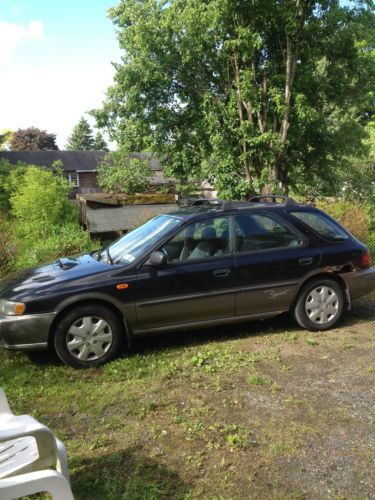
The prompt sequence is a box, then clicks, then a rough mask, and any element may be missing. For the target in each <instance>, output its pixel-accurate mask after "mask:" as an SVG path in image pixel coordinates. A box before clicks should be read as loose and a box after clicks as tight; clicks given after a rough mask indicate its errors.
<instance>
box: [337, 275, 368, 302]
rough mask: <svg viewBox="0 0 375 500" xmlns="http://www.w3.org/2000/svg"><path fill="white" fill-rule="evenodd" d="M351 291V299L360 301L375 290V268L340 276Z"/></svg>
mask: <svg viewBox="0 0 375 500" xmlns="http://www.w3.org/2000/svg"><path fill="white" fill-rule="evenodd" d="M340 276H341V278H342V279H343V280H344V281H345V284H346V287H347V289H348V290H349V294H350V298H351V299H358V298H359V297H362V296H363V295H367V294H368V293H370V292H372V290H374V288H375V267H369V268H368V269H362V270H360V271H353V272H351V273H344V274H340Z"/></svg>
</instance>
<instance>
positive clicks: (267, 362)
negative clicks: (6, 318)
mask: <svg viewBox="0 0 375 500" xmlns="http://www.w3.org/2000/svg"><path fill="white" fill-rule="evenodd" d="M283 321H284V323H282V324H281V326H280V327H279V326H278V323H277V322H270V323H267V322H265V323H253V324H249V325H242V326H239V327H227V328H226V329H213V330H207V331H203V330H202V331H197V332H188V333H178V334H174V335H165V336H160V337H154V338H148V339H142V340H139V341H138V342H137V343H136V344H135V346H134V349H133V351H132V354H131V355H129V356H128V357H122V358H120V359H118V360H116V361H113V362H112V363H109V364H107V365H106V366H104V367H102V368H98V369H90V370H85V371H78V370H74V369H72V368H69V367H66V366H62V365H61V364H60V363H59V362H58V361H57V360H56V359H54V358H51V357H50V356H48V355H47V353H44V354H43V353H41V354H36V353H35V354H33V356H32V357H29V356H27V355H26V354H23V353H5V352H0V385H1V386H2V387H4V389H5V391H6V393H7V394H8V397H9V400H10V405H11V407H12V409H13V411H14V412H15V413H27V414H31V415H33V416H35V417H36V418H37V419H38V420H40V421H41V422H43V423H45V424H46V425H48V426H49V427H51V428H52V429H53V431H54V432H55V433H56V435H57V436H58V437H59V438H61V439H62V440H63V441H64V443H65V444H66V446H67V449H68V456H69V465H70V471H71V482H72V488H73V492H74V494H75V498H76V499H78V500H80V499H90V500H96V499H98V500H99V499H100V500H106V499H108V500H112V499H116V500H117V499H131V500H133V499H144V500H153V499H162V498H173V499H175V498H176V499H180V498H181V499H193V498H199V499H201V498H203V499H213V498H217V499H228V500H229V499H237V498H297V497H298V496H296V495H297V493H296V492H298V491H299V488H300V487H302V486H301V485H300V484H296V483H294V482H293V475H292V476H290V475H288V474H287V475H285V472H283V469H282V467H283V464H287V463H289V462H288V461H291V460H296V459H301V460H303V459H304V457H305V455H306V453H308V452H309V449H310V446H312V445H314V444H315V442H316V441H317V440H318V441H319V440H320V441H321V443H322V444H321V446H324V442H325V436H326V435H327V434H329V433H332V432H337V433H341V434H343V435H345V432H346V431H345V429H343V427H342V426H344V425H349V422H350V425H351V420H350V419H349V417H346V415H347V414H348V415H349V414H350V408H349V409H348V406H347V402H345V403H343V404H342V405H341V406H340V405H338V406H334V405H333V404H332V403H331V402H330V401H328V400H327V401H328V402H326V400H325V399H324V398H323V399H322V398H321V397H320V396H319V397H318V396H317V395H316V396H315V395H314V394H315V393H311V394H312V395H313V396H314V397H313V396H309V394H310V393H307V394H306V393H305V392H306V389H307V388H310V387H311V386H313V384H314V382H315V381H316V380H319V379H320V378H322V380H333V379H334V380H335V383H338V381H339V380H340V376H341V377H345V376H346V373H348V376H349V375H350V377H351V374H352V372H353V366H354V367H355V369H356V374H357V375H356V376H357V377H359V376H362V377H363V378H364V380H367V379H366V377H367V378H368V380H369V382H371V384H372V383H373V362H372V363H371V364H370V362H368V360H367V358H366V359H365V358H363V360H362V361H361V358H360V356H361V353H362V356H367V355H370V354H369V353H371V349H370V347H373V342H374V339H373V338H372V336H368V324H366V323H356V324H352V325H349V326H348V328H347V329H342V330H337V331H334V332H327V333H326V334H319V343H318V342H317V341H315V337H314V338H312V337H311V334H309V333H308V332H303V331H300V330H296V329H294V331H291V332H288V331H287V332H285V323H286V324H287V325H288V326H291V327H293V325H291V323H290V322H288V321H289V320H283ZM270 325H271V326H272V328H271V327H270ZM353 329H354V330H356V346H357V345H361V342H362V343H366V342H367V343H368V346H367V347H366V349H364V350H363V351H360V350H358V349H357V348H356V349H353V348H352V345H351V344H352V342H353ZM312 340H314V342H311V341H312ZM311 346H314V349H311ZM340 356H341V357H342V359H340ZM331 360H332V361H331ZM306 366H310V369H309V370H310V371H309V370H307V371H306ZM369 366H370V367H371V368H369ZM311 370H313V372H311ZM325 370H326V372H325ZM333 371H334V374H333ZM327 374H328V375H327ZM350 380H351V379H350ZM329 394H330V393H329ZM329 394H328V396H329ZM328 396H327V397H328ZM324 405H327V408H326V407H325V406H324ZM344 431H345V432H344ZM355 453H356V454H357V455H356V456H358V453H360V452H359V451H358V449H356V451H355ZM362 467H363V468H364V469H363V470H366V463H365V462H363V463H362ZM369 467H370V465H369ZM369 470H370V469H369ZM298 481H300V479H299V480H298ZM298 481H297V482H298ZM353 487H355V485H353ZM309 488H310V490H309ZM335 488H336V490H337V491H339V492H341V490H340V488H341V486H340V484H336V485H335ZM304 490H305V491H308V492H309V491H310V495H308V496H310V497H313V496H314V490H313V486H310V485H309V484H305V485H304ZM344 493H345V492H344ZM315 496H316V495H315ZM42 498H44V497H42Z"/></svg>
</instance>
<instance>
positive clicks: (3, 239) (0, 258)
mask: <svg viewBox="0 0 375 500" xmlns="http://www.w3.org/2000/svg"><path fill="white" fill-rule="evenodd" d="M13 234H14V231H13V225H12V223H11V222H10V221H9V220H7V219H6V218H5V217H4V216H3V215H1V213H0V277H1V276H2V275H4V274H6V273H7V271H8V270H9V268H10V264H11V261H12V257H13V252H12V239H13Z"/></svg>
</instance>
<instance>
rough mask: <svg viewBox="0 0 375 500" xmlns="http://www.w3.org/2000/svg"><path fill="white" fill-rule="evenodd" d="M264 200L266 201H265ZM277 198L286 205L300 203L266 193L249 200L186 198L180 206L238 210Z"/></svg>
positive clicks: (287, 197)
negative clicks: (184, 202) (185, 202)
mask: <svg viewBox="0 0 375 500" xmlns="http://www.w3.org/2000/svg"><path fill="white" fill-rule="evenodd" d="M263 200H264V201H263ZM277 200H281V201H280V202H279V203H280V204H282V203H285V206H291V205H298V203H297V202H296V201H295V200H293V198H290V197H289V196H281V195H280V196H279V195H273V194H265V195H259V196H253V197H252V198H250V200H249V201H232V200H223V199H220V198H196V199H193V198H190V199H185V200H184V201H187V204H186V205H182V206H181V205H180V208H186V207H191V208H196V210H197V211H199V210H200V209H202V210H204V209H206V210H207V208H211V209H220V210H238V209H240V208H246V207H249V205H251V204H253V203H254V204H256V203H272V204H274V203H277Z"/></svg>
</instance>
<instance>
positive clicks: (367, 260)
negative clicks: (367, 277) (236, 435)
mask: <svg viewBox="0 0 375 500" xmlns="http://www.w3.org/2000/svg"><path fill="white" fill-rule="evenodd" d="M370 266H371V255H370V252H369V251H368V250H366V251H365V252H363V253H362V257H361V267H370Z"/></svg>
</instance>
